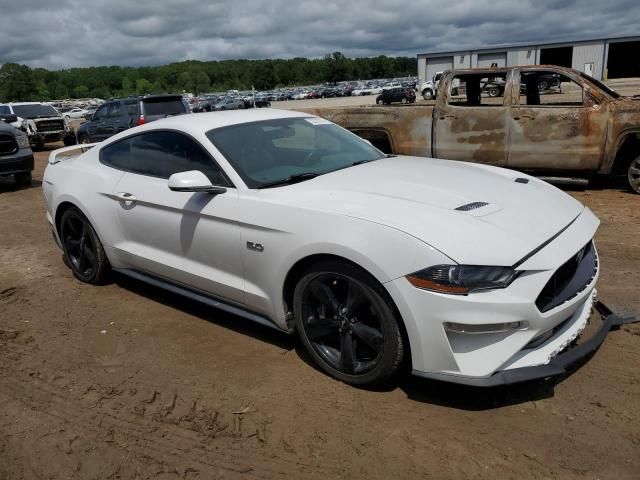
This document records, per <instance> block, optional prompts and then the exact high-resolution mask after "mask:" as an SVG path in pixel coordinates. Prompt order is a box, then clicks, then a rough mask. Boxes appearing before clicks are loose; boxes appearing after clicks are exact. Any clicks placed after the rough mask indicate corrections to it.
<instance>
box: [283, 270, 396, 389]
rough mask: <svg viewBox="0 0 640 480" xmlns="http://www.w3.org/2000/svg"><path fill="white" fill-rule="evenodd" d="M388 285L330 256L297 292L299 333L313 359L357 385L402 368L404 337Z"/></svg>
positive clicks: (375, 381)
mask: <svg viewBox="0 0 640 480" xmlns="http://www.w3.org/2000/svg"><path fill="white" fill-rule="evenodd" d="M394 310H395V309H394V307H393V305H392V303H391V300H390V299H389V297H388V295H387V294H386V292H385V291H384V289H383V287H382V286H381V285H380V284H379V283H378V282H377V281H376V280H375V279H374V278H373V277H371V276H370V275H369V274H367V273H366V272H364V271H363V270H361V269H359V268H358V267H356V266H354V265H351V264H347V263H341V262H325V263H321V264H317V265H315V266H314V267H312V268H310V269H309V270H308V271H307V273H306V274H305V275H304V276H303V277H302V278H301V279H300V281H299V282H298V284H297V286H296V288H295V292H294V316H295V322H296V328H297V330H298V334H299V335H300V338H301V339H302V342H303V343H304V345H305V347H306V349H307V351H308V352H309V354H310V355H311V357H312V358H313V360H314V361H315V362H316V363H317V364H318V365H319V366H320V368H322V370H324V371H325V372H327V373H328V374H329V375H331V376H333V377H334V378H337V379H339V380H342V381H343V382H346V383H350V384H352V385H362V386H368V385H374V384H378V383H381V382H383V381H385V380H387V379H388V378H390V377H391V376H392V375H393V374H395V373H396V372H397V371H398V369H399V368H400V366H401V364H402V360H403V356H404V342H403V338H402V335H401V331H400V327H399V323H398V319H397V317H396V314H395V313H394Z"/></svg>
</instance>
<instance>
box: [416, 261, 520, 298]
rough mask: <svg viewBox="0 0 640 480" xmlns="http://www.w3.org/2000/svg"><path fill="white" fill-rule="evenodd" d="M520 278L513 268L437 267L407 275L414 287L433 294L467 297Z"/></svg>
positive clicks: (503, 285)
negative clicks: (472, 293)
mask: <svg viewBox="0 0 640 480" xmlns="http://www.w3.org/2000/svg"><path fill="white" fill-rule="evenodd" d="M517 276H518V272H517V271H516V270H514V269H513V268H511V267H483V266H477V265H435V266H433V267H429V268H425V269H424V270H420V271H419V272H415V273H412V274H411V275H407V280H409V282H411V284H412V285H413V286H414V287H417V288H422V289H424V290H431V291H433V292H440V293H450V294H454V295H466V294H468V293H471V292H475V291H478V290H491V289H495V288H505V287H508V286H509V285H510V284H511V282H512V281H513V280H514V279H515V278H516V277H517Z"/></svg>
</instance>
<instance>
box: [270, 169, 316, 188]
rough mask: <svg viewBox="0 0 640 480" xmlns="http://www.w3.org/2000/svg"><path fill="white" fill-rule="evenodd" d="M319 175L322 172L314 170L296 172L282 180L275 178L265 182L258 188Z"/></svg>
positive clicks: (289, 182) (302, 180)
mask: <svg viewBox="0 0 640 480" xmlns="http://www.w3.org/2000/svg"><path fill="white" fill-rule="evenodd" d="M318 175H320V174H319V173H314V172H304V173H296V174H295V175H291V176H289V177H287V178H283V179H281V180H274V181H273V182H267V183H263V184H261V185H260V186H258V188H269V187H277V186H279V185H291V184H294V183H300V182H304V181H305V180H311V179H312V178H316V177H317V176H318Z"/></svg>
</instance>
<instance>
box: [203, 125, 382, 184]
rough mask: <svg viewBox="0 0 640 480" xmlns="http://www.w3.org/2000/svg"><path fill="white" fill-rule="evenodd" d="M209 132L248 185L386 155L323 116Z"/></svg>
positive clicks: (349, 164) (311, 175)
mask: <svg viewBox="0 0 640 480" xmlns="http://www.w3.org/2000/svg"><path fill="white" fill-rule="evenodd" d="M207 137H208V138H209V140H210V141H211V142H212V143H213V144H214V145H215V146H216V148H217V149H218V150H220V151H221V152H222V154H223V155H224V156H225V157H226V158H227V160H228V161H229V163H231V165H232V166H233V168H234V169H235V170H236V172H238V174H239V175H240V176H241V177H242V179H243V180H244V182H245V183H246V184H247V186H248V187H249V188H260V187H261V186H266V185H268V184H272V183H274V182H279V181H284V180H286V179H288V178H291V177H295V176H300V175H303V176H306V178H312V177H313V176H315V175H322V174H324V173H328V172H332V171H335V170H340V169H342V168H346V167H350V166H352V165H353V164H354V163H363V162H368V161H371V160H378V159H380V158H384V154H383V153H381V152H380V151H379V150H377V149H376V148H374V147H372V146H371V145H370V144H369V143H367V142H365V141H364V140H362V139H361V138H359V137H357V136H356V135H354V134H353V133H351V132H349V131H347V130H345V129H343V128H341V127H339V126H337V125H335V124H333V123H331V122H329V121H327V120H324V119H322V118H317V117H310V118H281V119H276V120H265V121H260V122H252V123H244V124H240V125H232V126H229V127H222V128H217V129H214V130H210V131H209V132H207Z"/></svg>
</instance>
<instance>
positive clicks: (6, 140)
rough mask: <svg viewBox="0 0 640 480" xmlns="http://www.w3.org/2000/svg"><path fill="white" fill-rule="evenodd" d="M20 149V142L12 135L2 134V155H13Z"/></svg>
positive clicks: (0, 147) (0, 145)
mask: <svg viewBox="0 0 640 480" xmlns="http://www.w3.org/2000/svg"><path fill="white" fill-rule="evenodd" d="M17 151H18V144H17V143H16V139H15V137H13V136H12V135H0V155H11V154H12V153H16V152H17Z"/></svg>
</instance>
